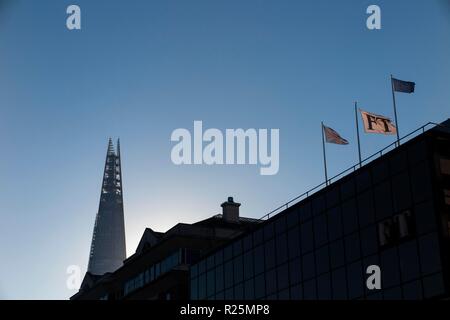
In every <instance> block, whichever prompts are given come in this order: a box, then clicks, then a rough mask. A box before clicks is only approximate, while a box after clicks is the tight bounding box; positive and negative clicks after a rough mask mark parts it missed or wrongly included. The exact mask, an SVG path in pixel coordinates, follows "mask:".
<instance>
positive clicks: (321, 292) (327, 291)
mask: <svg viewBox="0 0 450 320" xmlns="http://www.w3.org/2000/svg"><path fill="white" fill-rule="evenodd" d="M330 282H331V276H330V274H329V273H326V274H324V275H321V276H320V277H318V278H317V296H318V298H319V300H330V299H331V285H330Z"/></svg>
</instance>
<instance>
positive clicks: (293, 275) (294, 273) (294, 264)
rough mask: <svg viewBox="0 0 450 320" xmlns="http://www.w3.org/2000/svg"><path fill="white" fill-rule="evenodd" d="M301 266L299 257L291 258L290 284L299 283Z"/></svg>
mask: <svg viewBox="0 0 450 320" xmlns="http://www.w3.org/2000/svg"><path fill="white" fill-rule="evenodd" d="M301 268H302V265H301V263H300V258H297V259H295V260H292V261H291V262H290V264H289V279H290V283H291V285H293V284H297V283H299V282H300V281H301V280H302V278H301V272H302V271H301Z"/></svg>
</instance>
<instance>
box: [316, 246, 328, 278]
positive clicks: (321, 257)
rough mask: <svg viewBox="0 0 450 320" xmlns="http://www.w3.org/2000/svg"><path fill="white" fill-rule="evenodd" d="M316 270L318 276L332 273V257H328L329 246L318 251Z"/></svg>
mask: <svg viewBox="0 0 450 320" xmlns="http://www.w3.org/2000/svg"><path fill="white" fill-rule="evenodd" d="M316 268H317V274H322V273H326V272H329V271H330V257H329V255H328V246H325V247H322V248H320V249H318V250H316Z"/></svg>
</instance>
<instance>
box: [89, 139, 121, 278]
mask: <svg viewBox="0 0 450 320" xmlns="http://www.w3.org/2000/svg"><path fill="white" fill-rule="evenodd" d="M125 258H126V249H125V223H124V214H123V194H122V169H121V159H120V142H119V140H117V152H115V150H114V145H113V143H112V140H111V139H109V143H108V151H107V153H106V161H105V170H104V173H103V183H102V188H101V193H100V205H99V208H98V212H97V216H96V218H95V225H94V233H93V235H92V243H91V251H90V255H89V265H88V272H90V273H91V274H95V275H103V274H105V273H107V272H113V271H115V270H116V269H118V268H119V267H120V266H122V264H123V261H124V260H125Z"/></svg>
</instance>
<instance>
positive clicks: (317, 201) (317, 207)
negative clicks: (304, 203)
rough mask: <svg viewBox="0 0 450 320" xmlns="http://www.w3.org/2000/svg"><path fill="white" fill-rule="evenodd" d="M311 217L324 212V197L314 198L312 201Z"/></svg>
mask: <svg viewBox="0 0 450 320" xmlns="http://www.w3.org/2000/svg"><path fill="white" fill-rule="evenodd" d="M312 209H313V215H314V216H316V215H319V214H321V213H322V212H323V211H324V210H325V197H324V196H316V197H315V198H314V199H313V201H312Z"/></svg>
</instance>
